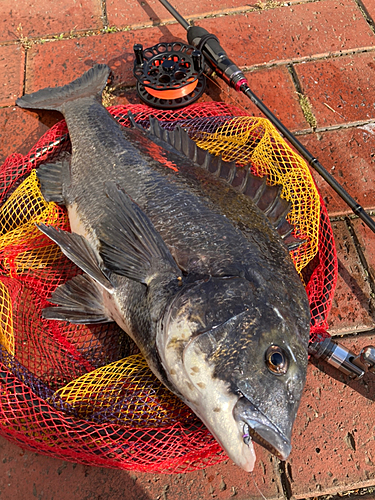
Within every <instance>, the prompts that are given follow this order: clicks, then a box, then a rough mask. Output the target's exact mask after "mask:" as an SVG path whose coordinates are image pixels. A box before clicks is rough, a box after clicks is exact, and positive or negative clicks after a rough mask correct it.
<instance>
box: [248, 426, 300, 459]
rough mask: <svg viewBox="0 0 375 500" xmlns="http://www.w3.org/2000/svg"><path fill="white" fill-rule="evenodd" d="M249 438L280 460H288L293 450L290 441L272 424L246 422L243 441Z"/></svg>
mask: <svg viewBox="0 0 375 500" xmlns="http://www.w3.org/2000/svg"><path fill="white" fill-rule="evenodd" d="M247 436H249V437H250V438H251V439H252V440H253V441H254V442H255V443H258V444H260V445H261V446H263V448H265V449H266V450H268V451H269V452H270V453H272V454H273V455H275V456H276V457H277V458H279V459H280V460H286V459H287V458H288V456H289V454H290V452H291V450H292V446H291V443H290V441H289V440H288V439H287V438H286V437H285V436H284V435H283V434H282V433H281V432H280V431H279V430H278V429H277V428H276V427H275V426H273V424H272V423H271V422H270V423H269V425H264V423H261V422H258V421H256V420H247V421H246V422H244V435H243V439H244V441H245V443H246V439H247Z"/></svg>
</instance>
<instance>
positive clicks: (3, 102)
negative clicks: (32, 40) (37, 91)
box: [0, 45, 25, 106]
mask: <svg viewBox="0 0 375 500" xmlns="http://www.w3.org/2000/svg"><path fill="white" fill-rule="evenodd" d="M24 68H25V51H24V50H23V48H22V47H21V46H20V45H10V46H5V47H0V89H1V91H0V106H11V105H12V104H14V102H15V100H16V98H17V97H19V96H20V95H22V88H23V76H24Z"/></svg>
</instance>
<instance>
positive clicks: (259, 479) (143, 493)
mask: <svg viewBox="0 0 375 500" xmlns="http://www.w3.org/2000/svg"><path fill="white" fill-rule="evenodd" d="M0 452H1V457H2V460H1V461H0V491H1V498H2V500H14V499H16V498H17V499H29V498H30V499H31V498H34V496H37V497H38V495H40V498H44V495H45V494H47V492H48V498H51V499H52V498H58V499H59V500H65V499H67V500H71V499H73V498H74V499H75V498H77V499H78V498H87V499H88V498H98V499H99V498H100V499H103V500H104V499H106V500H112V499H117V498H124V499H125V498H126V500H151V499H156V498H170V499H173V498H182V497H183V498H184V499H186V500H206V499H207V498H217V499H218V500H230V499H231V498H233V497H234V496H235V498H236V499H238V500H248V499H249V498H252V499H254V500H256V499H260V498H261V494H260V493H259V491H258V489H257V488H256V486H255V484H254V482H256V484H257V486H258V488H259V490H260V491H261V492H262V493H263V495H264V496H266V497H267V499H269V500H276V499H280V500H281V499H283V498H284V496H283V494H282V488H281V483H280V478H279V475H278V472H277V461H276V460H275V459H273V458H271V456H270V455H269V454H268V453H266V452H265V451H262V450H260V449H259V451H258V461H257V465H256V467H255V469H254V472H253V474H251V475H250V474H248V473H246V472H244V471H243V470H242V469H239V468H238V467H237V466H236V465H234V464H233V463H229V462H228V463H225V462H224V463H222V464H220V465H216V466H213V467H209V468H207V469H206V470H201V471H195V472H189V473H187V474H178V475H176V474H173V475H163V474H146V473H134V472H128V471H122V470H111V469H105V468H99V467H88V466H84V465H80V464H78V465H77V464H72V463H69V462H65V461H62V460H57V459H55V458H51V457H47V456H43V455H38V454H36V453H32V452H29V451H22V450H21V449H20V448H18V446H16V445H14V444H11V443H9V442H7V441H6V440H5V439H4V438H2V437H0ZM124 492H126V493H125V496H124ZM166 493H167V496H166ZM46 498H47V497H46Z"/></svg>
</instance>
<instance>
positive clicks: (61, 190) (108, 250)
mask: <svg viewBox="0 0 375 500" xmlns="http://www.w3.org/2000/svg"><path fill="white" fill-rule="evenodd" d="M108 74H109V70H108V68H107V66H105V65H97V66H95V67H93V68H92V69H91V70H89V71H88V72H86V73H85V74H84V75H83V76H82V77H81V78H79V79H77V80H75V81H74V82H72V83H71V84H69V85H67V86H64V87H58V88H56V89H43V90H41V91H39V92H36V93H35V94H30V95H26V96H24V97H22V98H20V99H18V101H17V104H18V105H19V106H21V107H25V108H36V109H38V108H41V109H58V110H60V111H61V112H62V113H63V115H64V117H65V120H66V123H67V126H68V130H69V134H70V139H71V143H72V157H71V161H70V162H67V161H62V162H61V163H60V164H57V165H43V166H41V167H39V170H38V177H39V179H40V181H41V187H42V192H43V194H44V196H45V197H46V199H47V200H52V201H56V202H58V203H61V204H64V205H65V206H66V207H67V210H68V215H69V221H70V225H71V231H72V233H71V234H70V233H65V232H63V231H59V230H56V229H54V228H52V227H49V226H43V225H41V226H40V229H41V230H42V231H43V232H44V233H45V234H47V235H48V236H49V237H50V238H51V239H53V240H54V241H55V242H56V243H58V244H59V245H60V247H61V249H62V251H63V252H64V253H65V254H66V255H67V256H68V257H69V258H71V259H72V260H73V261H74V262H75V263H76V264H77V265H78V266H79V267H81V269H82V270H83V271H84V272H85V274H83V275H80V276H77V277H76V278H74V279H73V280H71V281H69V282H67V283H66V284H65V285H63V286H61V287H59V288H58V289H57V290H56V292H54V294H53V296H52V298H51V302H53V303H54V304H57V306H58V307H49V308H46V309H45V310H44V316H45V317H46V318H48V319H60V320H68V321H71V322H74V323H95V322H104V321H116V322H117V323H118V324H119V325H120V326H121V327H122V328H123V329H124V330H125V331H126V332H127V333H128V335H130V336H131V337H132V338H133V340H134V341H135V342H136V343H137V345H138V346H139V348H140V350H141V352H142V353H143V354H144V356H145V358H146V360H147V362H148V364H149V366H150V368H151V369H152V371H153V372H154V373H155V375H156V376H157V377H158V378H159V379H160V380H161V381H162V382H163V383H164V384H165V385H166V386H167V387H168V388H169V389H170V390H171V391H173V392H174V393H175V394H176V395H177V396H178V397H180V398H181V399H182V400H183V401H184V402H185V403H186V404H187V405H189V406H190V407H191V408H192V410H193V411H194V412H195V413H196V414H197V415H198V416H199V417H200V418H201V419H202V421H203V422H204V423H205V424H206V426H207V427H208V429H209V430H210V431H211V432H212V434H213V435H214V436H215V438H216V439H217V440H218V441H219V443H220V444H221V445H222V446H223V448H224V449H225V451H226V452H227V454H228V455H229V457H230V458H231V459H232V460H233V461H234V462H235V463H237V464H238V465H240V466H241V467H243V468H244V469H245V470H247V471H251V470H252V469H253V466H254V460H255V455H254V451H253V446H252V440H255V441H257V442H259V443H260V444H262V445H263V446H265V447H266V448H267V449H269V450H270V451H271V452H273V453H274V454H276V455H277V456H278V457H280V458H282V459H285V458H286V457H287V456H288V455H289V452H290V449H291V444H290V438H291V430H292V425H293V422H294V419H295V415H296V412H297V409H298V405H299V401H300V397H301V394H302V390H303V386H304V382H305V376H306V367H307V346H308V339H309V324H310V316H309V304H308V300H307V297H306V293H305V291H304V288H303V285H302V283H301V280H300V278H299V277H298V274H297V273H296V271H295V269H294V266H293V263H292V261H291V259H290V256H289V253H288V251H287V248H286V246H285V244H284V242H283V239H282V238H281V237H280V235H279V234H278V232H277V231H276V229H275V227H274V226H277V225H278V226H279V227H280V226H283V225H284V226H285V220H284V218H283V214H282V212H283V210H284V211H285V203H284V204H283V202H282V200H280V199H279V198H278V197H277V196H275V195H274V193H271V194H270V190H268V193H269V196H271V198H272V196H273V202H272V203H271V204H270V205H269V209H268V212H269V216H270V214H271V222H270V219H269V218H267V216H266V215H265V214H264V212H263V211H262V210H260V209H259V207H258V206H257V204H256V203H255V201H254V200H253V199H252V198H251V196H250V195H248V191H249V192H250V191H251V190H252V189H253V187H252V186H253V184H254V183H255V184H256V183H257V182H259V181H258V180H257V179H253V181H251V179H250V174H249V172H248V171H247V170H242V171H241V169H236V167H235V166H234V165H230V164H226V163H225V162H221V163H220V165H219V167H218V166H217V159H215V158H212V157H210V155H208V154H206V153H205V152H203V151H201V150H199V149H198V148H197V147H196V146H195V144H194V143H193V142H192V141H191V140H190V139H189V138H188V136H187V134H186V132H184V131H183V130H180V129H178V130H176V131H175V132H165V131H162V130H161V128H160V126H159V125H158V123H157V122H156V121H151V127H150V130H149V132H145V131H143V130H139V128H138V127H134V128H133V129H127V130H123V129H122V128H121V127H120V126H119V125H118V124H117V123H116V122H115V120H114V119H113V118H112V117H111V115H110V114H109V113H108V111H107V110H106V109H105V108H104V107H103V106H102V105H101V104H100V99H99V97H100V95H101V91H102V89H103V87H104V86H105V83H106V80H107V77H108ZM182 151H183V152H184V153H185V154H183V153H182ZM215 161H216V164H215ZM213 165H216V166H215V167H213ZM215 168H218V169H219V170H220V172H219V173H217V172H218V170H215ZM213 171H215V172H216V176H215V175H213V173H212V172H213ZM251 182H253V184H251ZM253 190H254V191H255V192H256V194H255V197H258V198H259V197H260V194H259V192H260V191H259V189H258V187H257V189H255V188H254V189H253ZM264 190H265V185H264V183H263V184H262V188H261V191H262V192H263V191H264ZM266 192H267V189H266ZM262 200H264V196H263V198H262V199H261V200H260V202H259V200H258V205H259V203H260V204H261V203H262ZM267 203H268V202H267ZM267 203H266V204H267ZM271 205H272V206H271ZM272 217H273V223H272ZM284 240H285V238H284Z"/></svg>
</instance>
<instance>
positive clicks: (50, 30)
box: [0, 0, 103, 42]
mask: <svg viewBox="0 0 375 500" xmlns="http://www.w3.org/2000/svg"><path fill="white" fill-rule="evenodd" d="M1 10H2V15H1V16H0V42H5V41H15V40H18V39H19V38H21V37H25V38H35V37H44V36H47V35H50V36H51V35H58V34H60V33H69V32H70V31H71V30H75V31H80V30H88V29H96V28H102V27H103V23H102V21H101V19H100V16H101V7H100V1H98V0H80V1H79V2H77V1H75V0H64V1H62V0H57V1H56V0H55V1H53V2H51V1H50V0H38V1H37V2H34V1H32V0H17V1H16V2H10V1H9V2H3V3H2V8H1Z"/></svg>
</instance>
